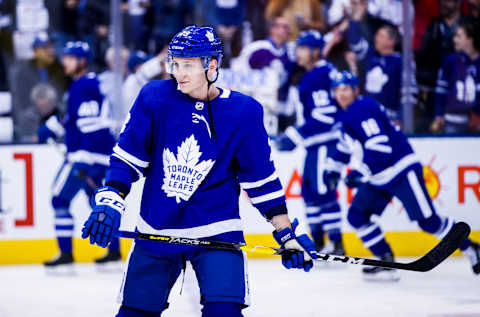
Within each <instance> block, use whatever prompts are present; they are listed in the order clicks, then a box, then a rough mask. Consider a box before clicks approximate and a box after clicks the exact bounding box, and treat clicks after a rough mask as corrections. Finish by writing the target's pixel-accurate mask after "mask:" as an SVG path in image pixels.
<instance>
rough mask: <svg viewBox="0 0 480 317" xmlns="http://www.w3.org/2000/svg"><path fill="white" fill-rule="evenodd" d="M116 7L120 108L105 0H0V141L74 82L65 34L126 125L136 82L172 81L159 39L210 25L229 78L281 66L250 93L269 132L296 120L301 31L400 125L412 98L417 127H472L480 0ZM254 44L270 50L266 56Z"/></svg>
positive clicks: (59, 102) (478, 94)
mask: <svg viewBox="0 0 480 317" xmlns="http://www.w3.org/2000/svg"><path fill="white" fill-rule="evenodd" d="M119 3H120V6H121V7H120V9H121V12H122V13H123V29H124V32H123V43H124V46H125V47H124V49H123V50H122V53H121V56H122V61H123V64H124V72H123V79H124V83H123V86H124V87H126V88H125V89H122V94H123V98H122V102H123V105H119V104H118V103H119V102H118V98H117V99H115V97H116V96H118V94H117V92H116V91H115V89H114V85H113V84H112V58H113V57H112V56H113V52H112V48H111V47H110V43H111V38H112V27H111V19H110V15H111V7H110V5H111V1H110V0H52V1H44V0H32V1H13V0H0V142H2V143H9V142H15V143H30V142H36V129H37V128H38V126H39V125H40V123H41V122H42V120H45V118H46V117H48V116H49V115H51V114H52V113H53V112H55V113H57V112H60V113H61V112H62V111H64V105H65V98H67V97H68V96H65V92H66V91H67V88H68V86H69V84H70V82H69V80H68V79H67V77H65V76H64V73H63V68H62V65H61V51H62V47H63V46H64V45H65V43H67V42H68V41H84V42H87V43H88V44H89V45H90V47H91V51H92V56H91V59H90V69H91V70H92V71H94V72H96V73H98V74H99V78H101V82H102V86H103V87H104V93H105V95H106V96H107V99H111V98H112V103H113V104H115V103H117V104H116V105H114V106H115V107H116V108H114V113H117V114H118V116H117V117H116V118H115V119H118V120H119V121H122V119H123V118H124V117H125V115H126V113H127V112H128V109H129V107H130V106H131V104H132V102H133V100H134V99H135V96H136V94H137V93H138V91H139V89H140V88H141V86H142V85H143V84H145V83H146V82H147V81H149V80H151V79H153V78H169V75H167V74H165V72H164V70H163V69H162V64H163V59H164V56H165V48H166V44H167V43H168V42H169V41H170V39H171V37H172V36H173V35H174V34H175V33H176V32H178V31H179V30H180V29H181V28H183V27H184V26H186V25H190V24H196V25H212V26H214V27H215V29H216V30H217V33H218V34H219V36H220V37H221V38H222V41H223V43H224V53H225V54H224V55H225V56H224V59H223V62H222V68H224V69H225V71H226V74H228V71H229V70H231V71H234V72H235V71H236V70H238V72H242V71H245V70H246V69H247V70H250V71H253V70H271V71H273V72H274V73H275V72H276V73H277V75H278V77H277V78H276V80H277V81H276V82H275V80H273V79H272V77H268V76H267V78H268V79H269V80H270V81H269V83H270V84H269V85H267V86H268V87H270V88H271V87H274V88H273V89H274V90H275V93H274V94H273V95H272V94H270V95H269V94H268V91H267V90H268V87H267V88H266V89H264V90H262V88H264V87H257V88H258V91H253V92H252V94H254V95H255V93H256V94H257V96H255V97H258V99H263V100H260V101H261V102H262V103H264V105H266V106H268V105H269V104H271V106H269V112H270V114H271V116H272V118H275V120H274V125H276V126H277V130H275V131H274V132H273V134H275V133H277V132H278V131H279V130H280V131H281V130H284V129H285V128H286V127H287V126H288V125H291V124H295V123H296V122H298V120H299V119H300V118H299V115H298V113H299V111H298V110H296V108H297V105H296V103H297V104H298V101H297V102H296V101H295V100H296V99H295V90H294V89H291V88H292V87H295V85H296V83H297V82H298V78H300V77H301V74H302V67H299V66H298V65H296V64H295V56H294V55H295V54H294V53H293V52H294V45H295V40H296V38H297V36H298V34H299V32H301V31H303V30H310V29H315V30H318V31H320V32H321V33H322V34H323V38H324V39H325V43H326V44H325V47H324V48H323V51H322V54H323V55H324V56H325V57H326V59H327V60H328V61H329V62H330V63H332V64H333V65H334V66H335V67H336V68H337V69H338V70H351V71H353V72H354V73H355V74H357V75H358V77H359V79H360V88H361V91H362V93H363V94H366V95H370V96H372V97H374V98H376V99H377V100H378V101H380V102H381V103H382V104H383V105H384V106H385V107H386V110H387V114H388V115H389V117H390V118H391V119H392V120H393V121H394V122H396V123H397V124H398V126H399V127H402V126H403V124H404V122H403V117H402V116H403V109H402V107H403V105H404V104H406V102H407V101H409V103H408V104H413V107H414V108H413V110H414V115H413V120H414V122H413V123H414V132H415V133H437V134H440V133H456V134H459V133H460V134H470V133H478V132H479V131H480V57H479V51H480V26H479V25H480V24H479V23H480V22H479V21H480V1H479V0H422V1H407V3H408V4H409V5H410V7H409V9H410V10H411V12H412V13H413V16H412V20H411V21H408V22H405V23H404V21H403V10H404V9H405V6H404V4H403V1H401V0H198V1H193V0H123V1H119ZM404 25H412V26H413V29H414V33H413V34H414V36H413V39H412V49H413V56H414V58H413V60H411V61H406V60H405V59H404V58H403V56H402V40H401V39H402V36H403V32H404ZM262 48H265V49H266V50H267V51H269V52H270V53H269V54H270V55H269V54H262V53H261V49H262ZM259 52H260V53H259ZM272 52H273V53H272ZM282 59H289V61H290V62H291V63H286V62H285V61H282ZM145 62H147V63H145ZM405 63H408V64H409V65H408V66H409V67H411V69H413V73H412V74H413V75H414V76H412V78H410V79H408V80H405V78H404V77H402V74H403V69H404V68H405ZM286 65H287V66H286ZM220 80H221V79H220ZM223 80H225V76H224V78H223ZM271 80H273V81H274V82H275V84H271ZM405 83H408V85H410V87H408V88H409V89H406V88H407V87H404V85H405ZM272 98H273V102H272V100H271V99H272ZM297 99H298V98H297ZM115 100H117V101H115ZM267 117H268V116H267ZM119 125H120V124H119Z"/></svg>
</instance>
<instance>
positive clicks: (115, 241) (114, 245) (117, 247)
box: [108, 238, 120, 251]
mask: <svg viewBox="0 0 480 317" xmlns="http://www.w3.org/2000/svg"><path fill="white" fill-rule="evenodd" d="M108 249H110V250H111V251H120V240H119V239H118V238H116V239H113V240H112V242H110V244H109V245H108Z"/></svg>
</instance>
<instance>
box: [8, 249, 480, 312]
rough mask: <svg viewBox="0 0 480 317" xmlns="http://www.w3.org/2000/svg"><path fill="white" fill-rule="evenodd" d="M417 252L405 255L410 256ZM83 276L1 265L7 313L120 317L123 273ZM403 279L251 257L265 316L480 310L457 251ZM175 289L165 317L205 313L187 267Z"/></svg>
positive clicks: (472, 279) (257, 300)
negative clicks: (370, 278) (299, 267)
mask: <svg viewBox="0 0 480 317" xmlns="http://www.w3.org/2000/svg"><path fill="white" fill-rule="evenodd" d="M409 260H411V259H399V261H409ZM74 269H75V275H71V276H51V275H47V274H46V272H45V270H44V268H43V267H41V266H39V265H31V266H30V265H24V266H3V267H0V317H57V316H62V317H64V316H68V317H97V316H102V317H103V316H114V315H115V313H116V311H117V309H118V304H117V303H116V296H117V291H118V288H119V286H120V282H121V277H122V273H121V272H118V271H117V272H115V273H112V272H110V273H101V272H98V270H97V269H96V268H95V267H94V265H93V264H75V268H74ZM400 275H401V280H400V281H399V282H396V283H395V282H393V283H392V282H391V283H385V282H383V283H378V282H377V283H372V282H366V281H364V280H362V277H361V274H360V267H359V266H355V265H345V264H343V265H342V264H330V265H329V266H328V267H321V266H319V267H318V268H317V269H315V270H314V271H312V272H310V273H304V272H300V271H296V272H294V271H287V270H285V269H283V267H282V266H281V264H280V262H279V261H278V260H274V259H268V260H258V259H251V260H250V261H249V277H250V285H251V292H252V305H251V306H250V307H249V308H247V309H245V310H244V311H243V312H244V315H245V316H246V317H260V316H262V317H263V316H275V317H283V316H285V317H287V316H289V317H290V316H295V317H297V316H347V315H351V316H356V317H361V316H368V317H372V316H428V317H447V316H448V317H453V316H462V317H467V316H468V317H473V316H480V276H474V275H473V273H472V272H471V269H470V266H469V263H468V261H467V260H466V259H465V258H458V257H456V258H451V259H448V260H447V261H446V262H445V263H442V264H441V265H440V266H439V267H437V268H436V269H434V270H433V271H431V272H427V273H415V272H406V271H403V272H400ZM180 282H181V278H179V280H178V281H177V284H176V285H175V287H174V288H173V290H172V293H171V295H170V300H169V302H170V308H169V309H168V310H167V311H166V312H165V313H164V314H163V315H162V316H165V317H184V316H200V315H201V314H200V308H201V306H200V305H199V303H198V301H199V295H198V287H197V286H196V280H195V277H194V273H193V271H192V269H191V268H189V267H187V271H186V276H185V282H184V285H183V292H182V295H180V284H181V283H180Z"/></svg>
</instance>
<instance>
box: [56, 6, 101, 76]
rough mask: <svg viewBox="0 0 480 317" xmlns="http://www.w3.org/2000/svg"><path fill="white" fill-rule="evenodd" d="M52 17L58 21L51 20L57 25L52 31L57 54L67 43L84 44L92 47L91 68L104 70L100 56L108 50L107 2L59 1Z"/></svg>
mask: <svg viewBox="0 0 480 317" xmlns="http://www.w3.org/2000/svg"><path fill="white" fill-rule="evenodd" d="M52 16H53V17H54V18H55V17H58V18H56V19H58V21H57V20H54V24H56V25H58V28H57V31H56V32H55V37H56V41H55V51H56V52H57V54H60V53H61V52H62V50H63V47H64V46H65V44H66V43H67V42H69V41H85V42H87V43H88V44H89V46H90V47H91V48H92V57H91V62H93V63H94V65H93V66H94V67H93V68H96V69H97V70H98V69H100V68H102V67H105V63H104V61H103V56H104V55H105V51H106V49H107V47H108V32H109V29H108V25H109V24H110V21H109V20H110V1H107V0H63V1H60V3H59V8H57V10H55V11H54V12H53V13H52Z"/></svg>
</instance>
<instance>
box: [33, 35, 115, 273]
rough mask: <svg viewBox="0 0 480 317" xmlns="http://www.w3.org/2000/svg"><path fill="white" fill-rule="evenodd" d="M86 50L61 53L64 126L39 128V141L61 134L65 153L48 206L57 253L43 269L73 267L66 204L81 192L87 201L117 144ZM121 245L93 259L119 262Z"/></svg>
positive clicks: (72, 46) (53, 123)
mask: <svg viewBox="0 0 480 317" xmlns="http://www.w3.org/2000/svg"><path fill="white" fill-rule="evenodd" d="M89 54H90V49H89V47H88V44H87V43H85V42H68V43H67V44H66V46H65V48H64V50H63V59H62V62H63V66H64V70H65V74H66V75H67V76H70V77H71V78H72V79H73V83H72V84H71V86H70V89H69V91H68V102H67V114H66V116H65V119H64V123H63V125H62V124H60V123H59V121H58V120H49V121H47V122H46V124H45V125H44V126H42V128H40V129H39V134H40V136H39V138H40V139H42V140H44V139H48V138H53V139H56V138H57V137H58V136H60V134H62V133H65V145H66V148H67V153H66V157H65V161H64V162H63V164H62V167H61V168H60V170H59V172H58V174H57V176H56V178H55V181H54V184H53V189H52V191H53V198H52V206H53V209H54V210H55V233H56V236H57V241H58V247H59V249H60V254H59V255H58V256H56V257H55V258H54V259H52V260H50V261H47V262H45V263H44V264H45V266H46V267H59V266H60V267H62V266H64V265H67V264H72V263H73V261H74V259H73V256H72V236H73V224H74V221H73V217H72V214H71V213H70V210H69V208H70V202H71V201H72V199H73V198H74V197H75V196H76V195H77V193H78V192H79V191H80V190H84V191H85V193H86V194H87V195H88V196H89V197H90V196H91V195H92V194H93V192H94V190H95V189H96V188H97V187H98V186H100V185H101V184H102V180H103V178H104V177H105V171H106V168H107V165H108V157H109V155H110V154H111V153H112V148H113V145H114V143H115V140H114V138H113V135H112V134H111V132H110V125H111V123H112V122H111V120H110V117H109V111H110V110H109V105H108V103H106V102H104V101H105V99H104V96H103V94H102V93H101V92H100V87H99V81H98V79H97V76H96V75H95V73H89V72H88V68H87V64H88V59H89ZM120 259H121V257H120V251H119V242H118V239H114V240H113V241H112V243H111V244H110V246H109V251H108V253H107V254H106V256H105V257H103V258H100V259H98V260H96V262H97V263H105V262H110V261H117V260H120Z"/></svg>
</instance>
